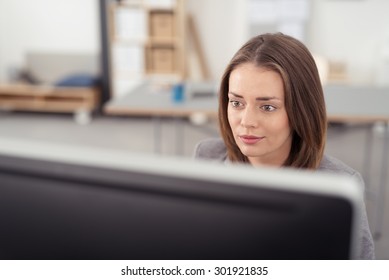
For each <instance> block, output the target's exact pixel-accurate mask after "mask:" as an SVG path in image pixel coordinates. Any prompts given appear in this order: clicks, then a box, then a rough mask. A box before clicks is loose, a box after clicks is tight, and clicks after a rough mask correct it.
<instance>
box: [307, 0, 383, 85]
mask: <svg viewBox="0 0 389 280" xmlns="http://www.w3.org/2000/svg"><path fill="white" fill-rule="evenodd" d="M312 4H313V5H312V15H311V24H310V26H309V35H308V37H309V43H308V44H309V47H310V49H311V50H312V51H314V52H315V53H317V54H320V55H324V56H325V57H327V58H329V59H332V60H338V61H342V62H345V63H347V70H348V73H349V78H350V82H351V83H354V84H375V83H376V77H377V76H378V74H379V73H377V71H378V68H379V64H380V63H381V61H382V57H381V56H380V49H382V46H383V44H384V42H388V41H389V16H388V12H389V1H388V0H336V1H335V0H331V1H329V0H313V3H312ZM387 79H388V80H389V77H388V78H387Z"/></svg>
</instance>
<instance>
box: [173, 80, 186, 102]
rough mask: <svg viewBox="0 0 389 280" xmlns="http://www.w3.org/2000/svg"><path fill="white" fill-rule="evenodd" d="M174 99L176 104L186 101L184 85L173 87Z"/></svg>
mask: <svg viewBox="0 0 389 280" xmlns="http://www.w3.org/2000/svg"><path fill="white" fill-rule="evenodd" d="M172 99H173V102H174V103H181V102H183V101H184V99H185V94H184V84H183V83H179V84H175V85H173V89H172Z"/></svg>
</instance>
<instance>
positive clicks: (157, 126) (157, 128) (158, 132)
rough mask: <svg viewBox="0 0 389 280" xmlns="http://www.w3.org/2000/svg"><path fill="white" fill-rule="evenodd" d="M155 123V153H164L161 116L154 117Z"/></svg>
mask: <svg viewBox="0 0 389 280" xmlns="http://www.w3.org/2000/svg"><path fill="white" fill-rule="evenodd" d="M153 124H154V153H156V154H161V153H162V148H161V147H162V128H161V126H162V121H161V117H158V116H156V117H153Z"/></svg>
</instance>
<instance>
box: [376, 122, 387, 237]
mask: <svg viewBox="0 0 389 280" xmlns="http://www.w3.org/2000/svg"><path fill="white" fill-rule="evenodd" d="M388 142H389V123H388V122H386V123H385V127H384V137H383V143H382V145H383V147H382V161H381V176H380V181H379V182H380V184H379V186H378V187H379V189H378V195H377V204H376V209H375V214H376V215H375V216H376V219H375V226H374V238H375V239H379V238H380V237H381V235H382V227H383V223H384V211H385V195H386V194H385V192H386V188H387V172H388V157H389V156H388V145H389V143H388Z"/></svg>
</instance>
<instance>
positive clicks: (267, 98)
mask: <svg viewBox="0 0 389 280" xmlns="http://www.w3.org/2000/svg"><path fill="white" fill-rule="evenodd" d="M228 94H232V95H233V96H235V97H238V98H242V99H244V97H243V96H242V95H239V94H236V93H233V92H231V91H230V92H229V93H228ZM272 99H277V100H279V98H277V97H275V96H262V97H257V98H255V100H259V101H269V100H272Z"/></svg>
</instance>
